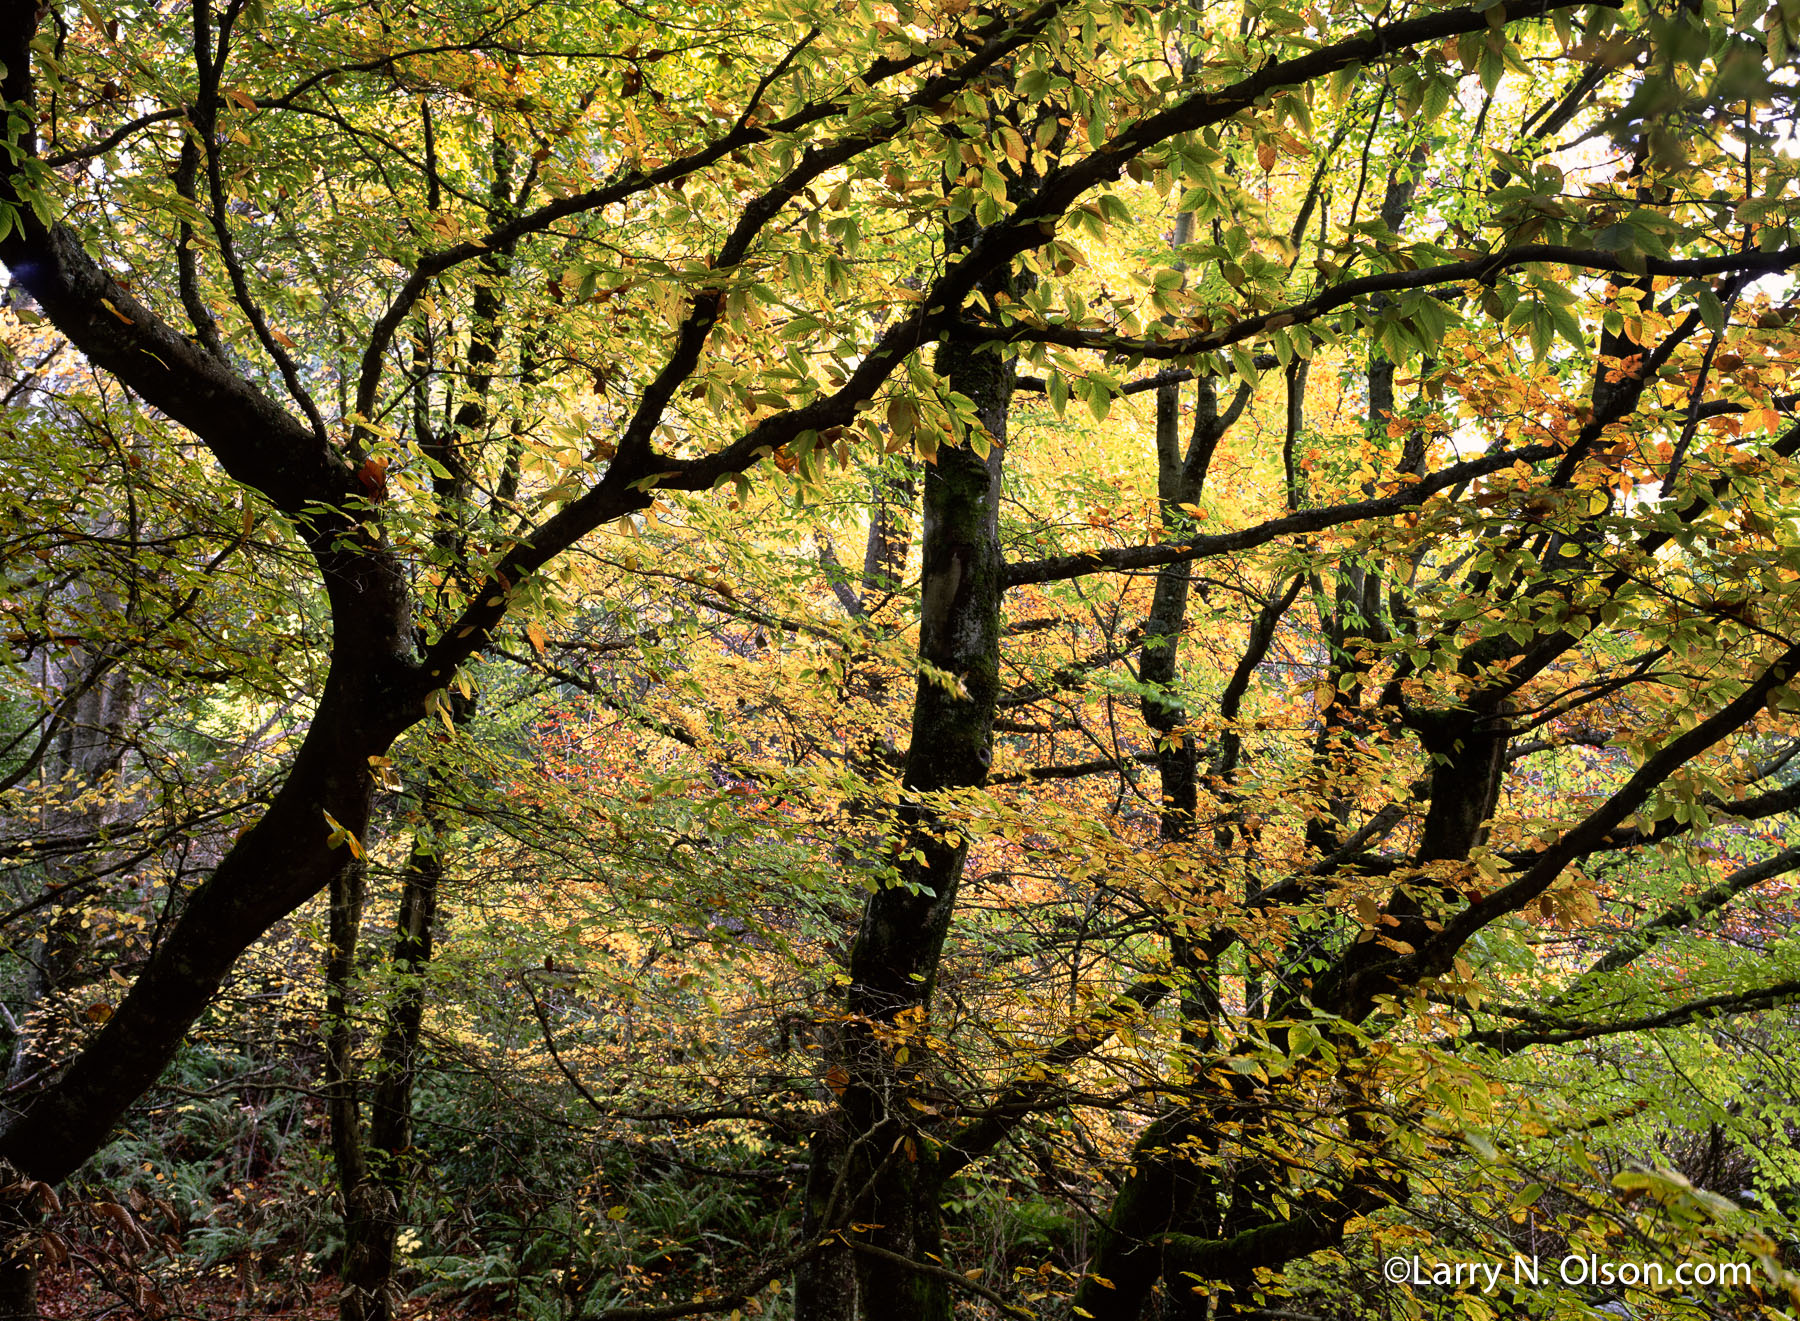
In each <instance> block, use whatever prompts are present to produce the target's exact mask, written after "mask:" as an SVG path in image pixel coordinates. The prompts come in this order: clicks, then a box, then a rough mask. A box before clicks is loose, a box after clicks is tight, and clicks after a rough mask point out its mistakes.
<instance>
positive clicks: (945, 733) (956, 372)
mask: <svg viewBox="0 0 1800 1321" xmlns="http://www.w3.org/2000/svg"><path fill="white" fill-rule="evenodd" d="M937 365H938V370H939V372H940V373H941V374H942V375H943V376H944V377H945V378H946V380H947V381H948V383H949V386H950V388H951V389H953V390H956V391H958V392H960V393H961V394H963V395H965V396H967V397H968V398H969V399H971V400H973V401H974V402H975V404H976V408H977V412H978V414H979V416H980V418H981V422H982V425H983V426H984V427H985V429H986V431H987V433H988V437H989V439H990V441H991V448H990V450H989V453H988V455H987V457H986V458H982V457H981V456H980V455H978V454H977V453H976V451H975V449H974V447H973V446H972V445H955V446H951V445H945V446H943V447H942V448H940V449H939V450H938V452H937V455H936V460H935V462H933V463H932V464H930V465H928V466H927V467H926V469H925V475H924V500H923V503H924V517H923V534H922V539H921V551H922V555H923V560H924V566H923V582H922V587H921V599H920V632H919V654H920V658H921V659H922V660H924V661H925V662H927V663H929V664H930V665H932V666H934V667H936V668H937V669H940V670H943V671H946V672H948V673H949V674H951V675H954V676H956V678H957V679H958V680H959V681H960V685H961V691H952V690H951V689H950V688H948V687H946V686H945V685H944V684H941V683H938V682H934V681H932V680H930V679H926V678H921V679H920V681H919V685H918V691H917V693H916V696H915V698H914V703H913V718H912V737H911V742H910V744H909V746H908V750H907V756H906V769H905V774H904V779H903V781H902V783H903V786H904V789H905V791H906V793H907V795H908V796H907V800H906V801H905V803H904V805H903V806H902V808H901V809H900V813H899V819H898V820H897V821H896V823H895V835H896V845H895V849H894V854H893V857H894V864H895V865H894V870H895V873H896V876H895V883H893V884H891V885H887V886H884V887H883V888H882V889H881V890H880V891H879V892H878V893H876V894H874V895H871V896H870V898H869V900H868V901H867V903H866V904H865V905H864V908H863V915H862V922H861V925H860V927H859V929H858V931H857V934H856V939H855V941H854V943H853V945H852V947H851V952H850V959H849V964H850V967H849V973H850V985H849V988H848V990H847V992H846V996H845V1010H846V1015H847V1020H846V1022H845V1023H844V1025H843V1026H842V1027H841V1028H840V1029H839V1031H838V1034H837V1042H836V1043H835V1044H836V1049H835V1051H834V1060H835V1068H834V1076H835V1077H837V1078H840V1079H841V1080H842V1081H841V1084H840V1085H837V1086H835V1087H834V1090H836V1091H837V1094H838V1102H839V1105H838V1109H837V1110H836V1112H835V1113H834V1114H833V1115H831V1116H830V1117H829V1118H828V1119H827V1120H826V1121H825V1122H824V1123H822V1124H821V1126H820V1128H819V1130H818V1132H817V1134H816V1135H815V1138H814V1142H813V1151H812V1173H811V1175H810V1176H809V1182H808V1190H807V1211H808V1230H809V1233H811V1234H813V1235H815V1236H817V1237H818V1238H820V1239H821V1240H823V1239H827V1238H832V1237H835V1238H836V1240H837V1241H836V1243H835V1245H832V1246H827V1247H826V1248H825V1249H824V1250H823V1251H821V1252H819V1253H818V1254H816V1256H815V1257H814V1258H813V1259H812V1260H810V1261H809V1262H808V1263H807V1264H806V1265H805V1266H804V1267H803V1268H802V1270H801V1272H800V1278H799V1286H798V1290H797V1302H796V1306H797V1315H798V1316H799V1317H800V1318H801V1319H802V1321H853V1319H854V1321H948V1318H949V1316H950V1310H951V1309H950V1296H949V1293H948V1290H947V1288H946V1284H945V1281H944V1280H943V1278H942V1277H941V1276H938V1275H935V1274H931V1273H927V1272H925V1271H920V1270H917V1269H914V1268H913V1266H912V1265H910V1264H909V1263H915V1262H916V1263H924V1264H927V1265H932V1266H936V1265H938V1264H940V1263H939V1262H938V1261H937V1258H938V1256H939V1254H940V1250H941V1236H942V1225H941V1218H942V1217H941V1212H940V1210H939V1206H938V1203H939V1199H940V1195H941V1186H940V1185H941V1179H940V1177H939V1176H938V1174H937V1172H936V1162H935V1159H934V1155H933V1142H932V1139H931V1138H930V1137H929V1136H928V1135H927V1134H926V1133H924V1132H923V1131H922V1130H921V1129H920V1128H919V1127H918V1125H917V1123H916V1115H915V1112H914V1111H913V1110H912V1109H911V1107H910V1106H909V1105H907V1097H908V1096H909V1095H910V1094H911V1093H912V1091H913V1088H914V1083H915V1081H916V1079H917V1078H918V1076H919V1071H920V1068H921V1065H922V1064H923V1063H924V1062H925V1061H924V1059H923V1055H924V1048H923V1045H922V1044H921V1043H920V1042H919V1041H917V1040H912V1039H910V1037H911V1036H912V1035H913V1034H912V1033H911V1029H912V1028H914V1027H917V1028H922V1027H923V1026H924V1015H925V1014H926V1012H927V1011H928V1010H929V1006H930V1002H931V995H932V991H933V988H934V986H935V984H936V980H937V972H938V964H939V960H940V959H941V957H942V954H943V948H944V940H945V937H946V936H947V935H948V933H949V929H950V920H951V916H952V914H953V912H954V910H955V905H956V893H957V886H958V884H959V882H960V880H961V877H962V868H963V861H964V859H965V857H966V856H967V854H968V849H969V840H968V838H967V836H966V834H965V833H963V832H962V831H959V830H955V829H952V828H950V827H948V826H947V824H946V823H945V822H944V821H943V820H942V818H941V817H940V816H939V814H938V810H937V807H936V805H935V803H934V802H933V801H932V799H931V797H930V796H931V795H934V794H936V793H939V792H941V791H944V790H948V789H957V788H968V787H972V786H977V785H980V784H981V783H982V782H983V781H984V780H985V779H986V778H987V772H988V766H989V763H990V762H991V761H992V758H993V725H994V711H995V704H996V701H997V699H998V696H999V674H1000V596H1001V580H1000V571H1001V556H1000V544H999V496H1000V470H1001V459H1002V456H1003V454H1004V452H1005V440H1006V416H1007V409H1008V407H1009V405H1010V402H1011V396H1012V370H1013V369H1012V364H1011V362H1010V361H1006V360H1003V359H1001V358H1000V357H998V356H997V355H995V354H992V353H982V352H978V351H977V350H976V349H975V348H974V347H973V346H970V345H965V344H961V343H946V344H945V345H944V346H943V347H942V348H941V349H940V350H939V353H938V360H937ZM878 1028H879V1029H881V1031H879V1032H878V1031H877V1029H878ZM889 1029H895V1030H894V1031H890V1030H889ZM839 1070H841V1073H840V1072H838V1071H839ZM834 1192H835V1196H834ZM852 1225H855V1226H861V1227H862V1228H859V1229H851V1228H849V1227H850V1226H852Z"/></svg>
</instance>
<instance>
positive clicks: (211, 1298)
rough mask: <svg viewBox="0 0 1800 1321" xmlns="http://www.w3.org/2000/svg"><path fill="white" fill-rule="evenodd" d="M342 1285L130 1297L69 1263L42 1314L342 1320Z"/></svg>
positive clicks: (42, 1298)
mask: <svg viewBox="0 0 1800 1321" xmlns="http://www.w3.org/2000/svg"><path fill="white" fill-rule="evenodd" d="M127 1287H129V1286H127ZM340 1288H341V1285H340V1284H339V1282H338V1280H337V1278H336V1277H335V1276H325V1277H321V1278H319V1279H317V1280H315V1281H313V1282H311V1283H309V1284H307V1285H305V1286H295V1285H284V1286H276V1285H273V1284H270V1283H268V1282H266V1281H265V1282H264V1283H263V1284H262V1286H261V1287H260V1288H246V1282H245V1281H244V1280H242V1279H234V1278H230V1277H227V1276H219V1277H215V1278H212V1279H202V1280H191V1281H188V1282H186V1283H184V1284H183V1285H182V1286H181V1288H180V1291H179V1295H178V1296H173V1295H164V1296H151V1295H149V1294H145V1295H143V1296H142V1297H141V1298H140V1297H126V1296H124V1295H123V1292H122V1290H121V1288H120V1287H118V1286H117V1285H114V1284H108V1283H107V1282H105V1281H103V1280H101V1279H99V1278H98V1277H97V1276H95V1275H94V1274H93V1273H92V1272H90V1271H88V1270H85V1269H83V1268H81V1267H79V1266H64V1267H61V1268H51V1269H49V1270H47V1271H45V1272H44V1274H43V1275H42V1276H41V1277H40V1278H39V1280H38V1315H39V1317H40V1318H42V1321H106V1319H108V1318H110V1319H111V1321H140V1319H142V1321H159V1319H162V1318H166V1321H336V1318H337V1314H338V1308H337V1300H338V1290H339V1289H340ZM395 1315H396V1317H397V1318H400V1321H452V1318H454V1319H455V1321H486V1318H488V1317H489V1316H490V1315H495V1314H491V1313H489V1312H488V1311H486V1310H485V1309H483V1308H481V1307H480V1306H479V1305H478V1304H477V1305H470V1304H468V1303H464V1302H455V1303H447V1302H445V1301H444V1300H442V1299H407V1300H404V1301H403V1302H402V1303H401V1305H400V1307H399V1309H398V1310H397V1311H396V1313H395Z"/></svg>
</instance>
